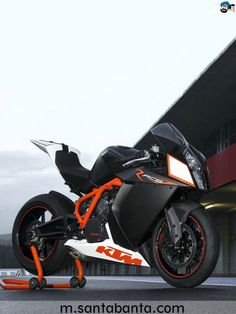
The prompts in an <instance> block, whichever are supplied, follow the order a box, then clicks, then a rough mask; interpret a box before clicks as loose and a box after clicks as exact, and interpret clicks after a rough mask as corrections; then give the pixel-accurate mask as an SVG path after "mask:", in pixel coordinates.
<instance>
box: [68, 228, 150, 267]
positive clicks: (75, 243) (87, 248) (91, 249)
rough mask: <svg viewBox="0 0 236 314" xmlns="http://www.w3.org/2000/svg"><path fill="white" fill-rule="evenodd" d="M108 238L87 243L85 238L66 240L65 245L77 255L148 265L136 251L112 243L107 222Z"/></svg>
mask: <svg viewBox="0 0 236 314" xmlns="http://www.w3.org/2000/svg"><path fill="white" fill-rule="evenodd" d="M106 229H107V231H108V235H109V239H106V240H105V241H103V242H96V243H88V242H87V240H74V239H71V240H68V241H67V242H66V243H65V245H66V246H68V247H70V248H72V249H74V250H75V251H77V252H78V254H79V255H82V256H88V257H94V258H100V259H105V260H108V261H112V262H118V263H122V264H129V265H136V266H146V267H150V266H149V264H148V263H147V262H146V260H145V259H144V258H143V257H142V255H141V254H139V253H138V252H134V251H131V250H128V249H125V248H123V247H121V246H119V245H117V244H115V243H114V241H113V240H112V236H111V233H110V229H109V226H108V224H107V225H106Z"/></svg>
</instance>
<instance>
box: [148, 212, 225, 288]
mask: <svg viewBox="0 0 236 314" xmlns="http://www.w3.org/2000/svg"><path fill="white" fill-rule="evenodd" d="M167 230H168V226H167V222H166V218H165V217H163V218H162V219H161V220H160V221H159V222H158V224H157V226H156V227H155V229H154V231H153V239H152V248H153V257H154V262H155V266H156V269H157V270H158V272H159V274H160V276H161V277H162V278H163V279H164V280H165V281H166V282H168V283H169V284H170V285H172V286H175V287H177V288H192V287H195V286H198V285H200V284H201V283H202V282H204V281H205V280H206V279H207V278H208V277H209V276H210V274H211V273H212V271H213V270H214V268H215V265H216V263H217V260H218V256H219V238H218V234H217V232H216V230H215V227H214V226H213V224H212V222H211V220H210V218H209V216H208V214H207V212H206V211H205V210H204V209H203V208H197V209H195V210H193V211H192V212H190V214H189V216H188V219H187V220H186V222H185V224H183V225H182V230H184V233H185V236H186V238H185V242H183V243H184V244H183V246H181V248H182V249H183V251H178V252H181V253H177V249H175V248H174V249H173V248H172V249H169V248H167V247H166V243H168V237H169V235H168V233H169V231H167ZM191 230H192V231H191ZM194 238H195V240H194ZM164 241H167V242H164ZM194 241H195V242H194ZM189 247H190V249H189ZM171 250H172V251H171ZM178 254H180V255H178ZM181 254H182V255H181ZM184 254H186V257H185V258H186V260H184V259H183V256H184ZM191 254H192V255H191ZM188 258H189V261H188ZM190 261H191V262H190ZM181 263H182V264H181ZM188 263H189V264H188ZM173 265H174V266H176V265H178V266H177V267H174V266H173ZM179 265H182V266H179ZM186 265H187V266H186Z"/></svg>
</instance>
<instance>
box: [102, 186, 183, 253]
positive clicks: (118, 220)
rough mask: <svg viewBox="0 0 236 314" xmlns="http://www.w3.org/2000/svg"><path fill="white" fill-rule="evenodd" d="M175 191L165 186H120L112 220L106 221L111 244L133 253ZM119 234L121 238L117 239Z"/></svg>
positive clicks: (173, 188) (174, 188) (172, 187)
mask: <svg viewBox="0 0 236 314" xmlns="http://www.w3.org/2000/svg"><path fill="white" fill-rule="evenodd" d="M176 189H177V187H174V186H168V185H155V184H137V183H136V184H134V185H131V184H123V185H122V186H121V188H120V190H119V192H118V194H117V197H116V199H115V202H114V204H113V207H112V216H113V217H112V219H111V218H110V219H109V220H108V222H109V225H110V227H111V232H112V237H113V240H114V242H115V243H116V244H119V245H121V246H124V247H126V248H130V247H129V245H130V246H131V247H132V248H133V249H137V248H138V246H139V245H141V244H142V242H143V240H144V237H145V235H146V233H147V232H148V231H149V229H150V227H151V226H152V224H153V223H154V222H155V220H156V218H157V216H158V215H159V214H160V212H161V211H162V210H163V209H164V208H165V206H166V204H167V203H168V202H169V200H170V198H171V196H172V195H173V194H174V193H175V191H176ZM119 229H120V230H119ZM120 234H123V235H125V237H124V236H123V237H122V239H121V237H120ZM125 239H128V241H126V240H125Z"/></svg>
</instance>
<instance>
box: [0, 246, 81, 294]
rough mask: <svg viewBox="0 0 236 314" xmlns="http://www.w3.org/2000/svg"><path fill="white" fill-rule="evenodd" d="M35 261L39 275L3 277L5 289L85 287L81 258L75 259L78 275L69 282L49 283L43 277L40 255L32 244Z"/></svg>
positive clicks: (2, 283) (2, 281) (2, 284)
mask: <svg viewBox="0 0 236 314" xmlns="http://www.w3.org/2000/svg"><path fill="white" fill-rule="evenodd" d="M30 249H31V252H32V255H33V258H34V263H35V266H36V269H37V273H38V276H37V277H33V278H31V279H30V280H29V281H28V280H20V279H3V280H0V286H1V287H2V288H3V289H5V290H34V289H37V288H39V289H44V288H77V287H80V288H83V287H84V286H85V285H86V279H85V278H84V274H83V267H82V264H81V262H80V260H79V259H75V265H76V268H77V271H78V275H77V276H73V277H71V279H70V282H69V283H64V284H63V283H62V284H61V283H55V284H47V282H46V279H45V278H44V277H43V268H42V265H41V262H40V259H39V256H38V252H37V250H36V248H35V247H34V246H33V245H32V246H31V247H30Z"/></svg>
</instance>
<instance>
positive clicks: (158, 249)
mask: <svg viewBox="0 0 236 314" xmlns="http://www.w3.org/2000/svg"><path fill="white" fill-rule="evenodd" d="M32 142H33V143H34V144H35V145H36V146H37V147H39V148H40V149H41V150H42V151H44V152H45V153H47V154H48V155H49V156H50V157H51V159H52V161H53V162H54V163H55V165H56V167H57V168H58V170H59V172H60V174H61V175H62V177H63V178H64V180H65V184H66V185H68V186H69V187H70V190H71V192H72V193H75V194H76V195H78V197H79V198H78V200H77V201H76V202H75V203H74V202H73V201H72V200H70V199H69V198H68V197H66V196H64V195H62V194H61V193H58V192H56V191H51V192H49V193H48V194H42V195H38V196H35V197H33V198H32V199H30V200H29V201H28V202H27V203H26V204H25V205H24V206H23V207H22V208H21V210H20V211H19V213H18V215H17V217H16V219H15V222H14V226H13V232H12V242H13V250H14V253H15V255H16V258H17V259H18V261H19V263H20V264H21V265H22V266H23V267H24V268H25V269H26V270H27V271H29V272H30V273H33V274H36V273H37V270H36V267H35V264H34V260H33V257H32V254H31V251H30V246H32V245H33V246H35V247H36V249H37V251H38V254H39V258H40V261H41V264H42V267H43V272H44V274H45V275H52V274H55V273H58V272H59V271H60V270H61V269H63V268H64V267H65V264H66V263H67V258H68V256H69V254H71V255H72V256H74V257H75V258H80V259H89V258H98V259H103V260H107V261H112V262H118V263H123V264H128V265H136V266H144V267H155V268H156V270H157V271H158V273H159V274H160V276H161V277H162V278H163V279H164V280H165V281H166V282H168V283H169V284H171V285H173V286H175V287H195V286H197V285H199V284H201V283H202V282H203V281H204V280H206V278H208V276H209V275H210V274H211V273H212V271H213V270H214V267H215V265H216V263H217V260H218V255H219V240H218V235H217V232H216V230H215V227H214V225H213V224H212V222H211V220H210V218H209V216H208V213H207V211H206V210H205V208H204V207H203V206H202V205H201V204H200V203H199V200H200V197H201V195H202V193H204V192H206V191H207V190H208V189H209V179H208V173H207V167H206V159H205V157H204V156H203V155H202V154H201V153H200V152H199V151H198V150H197V149H195V148H194V147H193V146H191V145H190V144H189V143H188V142H187V141H186V139H185V138H184V136H183V135H182V134H181V132H180V131H178V130H177V129H176V128H175V127H174V126H173V125H172V124H170V123H163V124H159V125H157V126H156V127H154V128H153V129H152V130H151V135H150V139H149V145H150V147H148V149H147V150H138V149H135V148H130V147H125V146H110V147H108V148H106V149H105V150H104V151H103V152H102V153H101V154H100V155H99V156H98V158H97V160H96V162H95V163H94V165H93V167H92V169H91V171H90V170H88V169H86V168H84V167H83V166H82V165H81V163H80V152H79V151H78V150H76V149H74V148H72V147H70V146H68V145H65V144H60V143H55V142H52V141H43V140H40V141H36V140H32Z"/></svg>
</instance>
